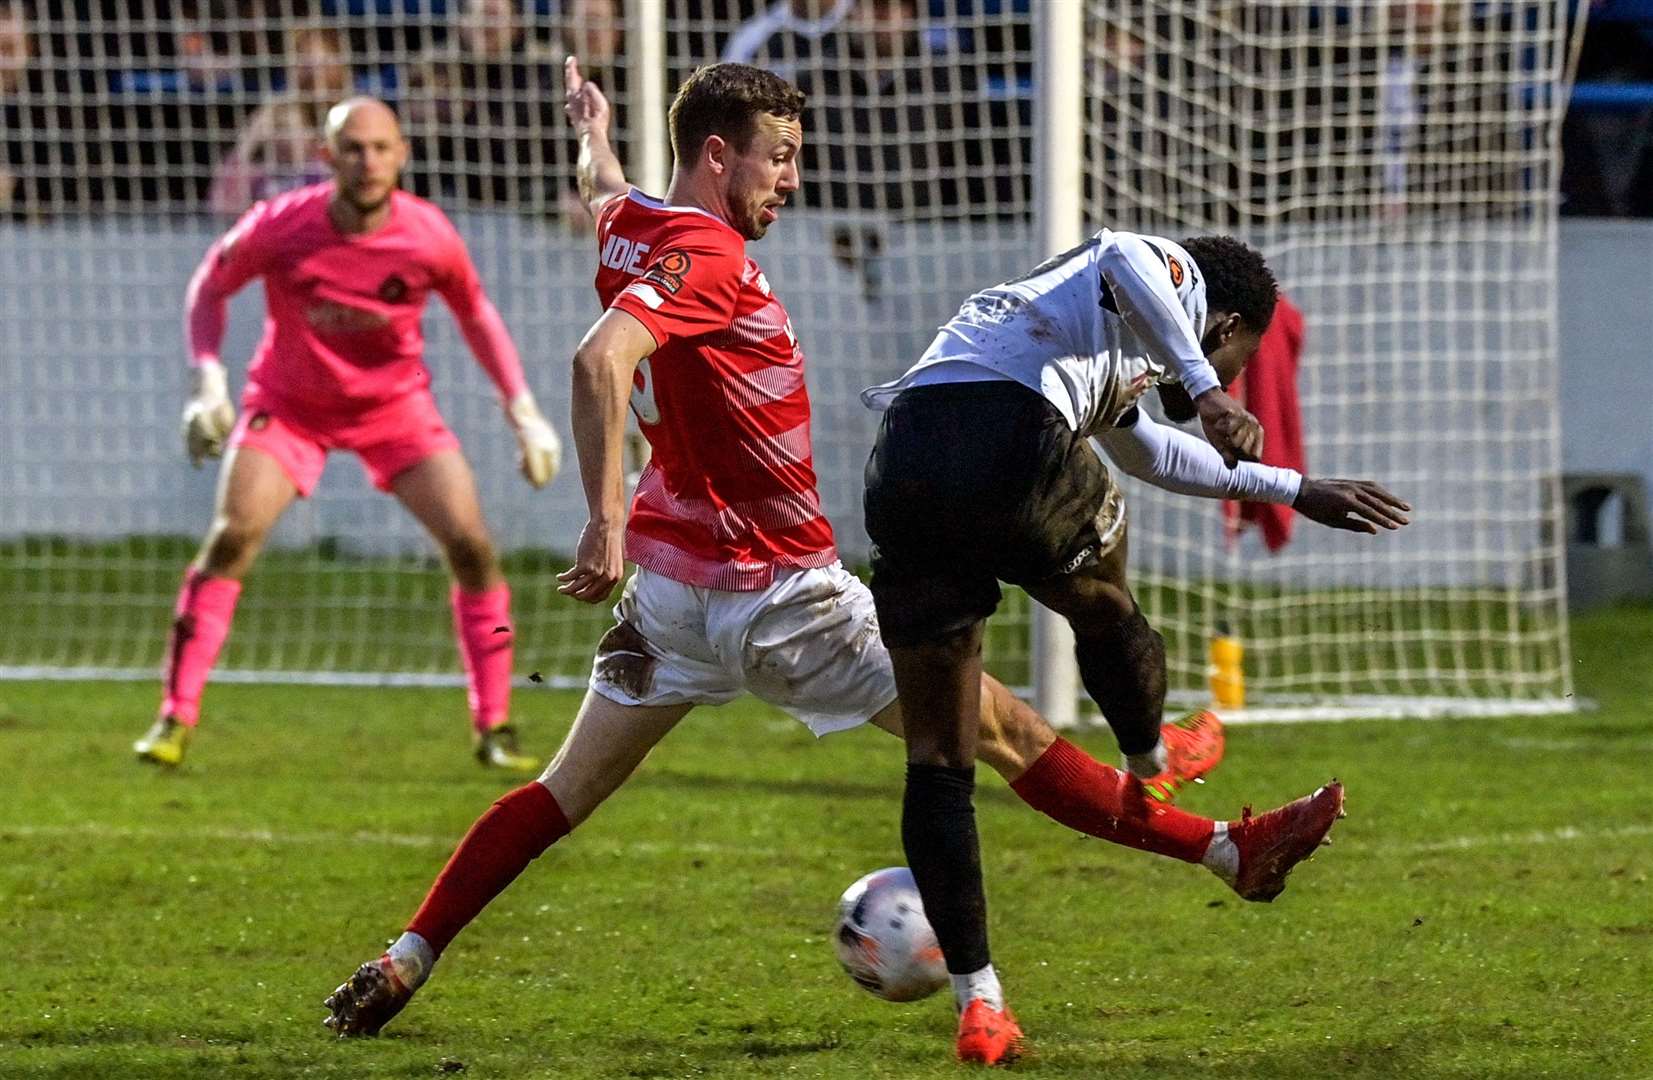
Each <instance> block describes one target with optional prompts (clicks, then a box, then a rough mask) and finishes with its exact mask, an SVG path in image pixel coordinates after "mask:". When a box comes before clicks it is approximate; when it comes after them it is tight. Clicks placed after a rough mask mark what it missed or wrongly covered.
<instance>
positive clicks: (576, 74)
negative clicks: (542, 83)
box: [562, 56, 610, 135]
mask: <svg viewBox="0 0 1653 1080" xmlns="http://www.w3.org/2000/svg"><path fill="white" fill-rule="evenodd" d="M562 77H563V112H564V113H566V114H567V115H568V123H569V126H570V127H572V128H573V129H574V134H576V135H584V134H586V133H587V132H589V131H598V132H601V133H603V134H605V135H606V134H608V122H609V115H610V109H609V104H608V98H606V97H604V96H603V92H602V91H601V90H599V89H598V88H597V84H596V83H594V82H588V81H587V80H586V78H585V76H583V75H581V74H580V58H579V57H577V56H570V57H569V58H568V59H566V60H564V61H563V62H562Z"/></svg>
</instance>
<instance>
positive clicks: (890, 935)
mask: <svg viewBox="0 0 1653 1080" xmlns="http://www.w3.org/2000/svg"><path fill="white" fill-rule="evenodd" d="M832 942H833V948H834V949H835V950H836V951H837V953H838V962H839V963H840V964H842V965H844V970H845V971H847V972H848V973H849V977H850V978H852V979H854V980H855V982H856V984H857V985H859V986H860V987H861V988H862V989H863V990H865V991H867V993H869V994H872V995H874V996H875V997H881V998H883V999H884V1000H885V1001H917V1000H918V999H919V998H922V997H929V996H930V995H931V994H933V993H935V992H936V991H937V990H939V989H941V988H942V987H943V986H946V985H947V965H946V964H945V963H943V962H942V958H941V946H940V945H938V944H937V943H936V933H935V931H934V930H932V929H931V928H930V920H929V919H926V918H925V917H924V901H922V900H921V899H919V895H918V884H917V882H915V881H913V874H912V871H911V870H908V869H907V868H906V867H905V866H891V867H886V868H885V869H883V870H874V871H873V872H872V873H870V874H868V875H867V876H865V877H863V878H861V879H860V880H859V881H857V882H856V883H855V884H853V885H851V886H850V887H849V888H848V889H845V890H844V895H843V896H842V897H841V898H840V899H839V901H838V924H837V926H836V927H835V928H834V929H833V934H832Z"/></svg>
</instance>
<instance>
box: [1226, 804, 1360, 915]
mask: <svg viewBox="0 0 1653 1080" xmlns="http://www.w3.org/2000/svg"><path fill="white" fill-rule="evenodd" d="M1344 816H1345V814H1344V811H1343V785H1342V784H1340V783H1338V782H1337V781H1336V780H1333V781H1332V782H1331V783H1329V784H1327V785H1326V786H1325V787H1323V788H1319V789H1317V790H1316V791H1315V793H1314V794H1313V795H1305V796H1303V797H1302V798H1301V799H1298V800H1297V801H1295V802H1289V803H1287V804H1286V805H1284V806H1282V807H1280V808H1279V809H1278V810H1270V811H1269V812H1268V813H1266V814H1263V815H1261V816H1259V817H1253V816H1252V814H1251V807H1249V806H1248V807H1246V808H1245V811H1244V813H1243V814H1242V815H1241V817H1240V820H1239V821H1231V822H1229V823H1228V838H1229V839H1230V840H1232V841H1233V842H1234V846H1235V848H1237V849H1238V851H1239V856H1240V868H1239V870H1238V871H1237V872H1236V873H1235V874H1234V879H1233V880H1232V881H1229V882H1228V884H1229V886H1230V887H1232V888H1233V890H1234V891H1235V892H1237V893H1239V894H1240V897H1241V898H1242V899H1245V900H1258V901H1261V902H1263V903H1267V902H1269V901H1270V900H1273V899H1274V898H1275V897H1276V896H1279V895H1280V893H1281V891H1282V890H1284V889H1285V887H1286V875H1287V874H1289V873H1291V871H1292V868H1293V867H1294V866H1296V865H1297V864H1298V863H1300V862H1302V861H1303V860H1304V859H1307V858H1309V857H1310V856H1312V855H1313V854H1314V852H1315V849H1317V848H1318V847H1320V845H1321V844H1329V843H1331V841H1330V840H1329V839H1328V838H1327V837H1328V834H1330V833H1331V831H1332V825H1333V824H1334V823H1336V821H1337V819H1338V818H1340V817H1344ZM1224 879H1225V880H1227V879H1226V876H1225V877H1224Z"/></svg>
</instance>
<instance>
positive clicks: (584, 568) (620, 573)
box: [557, 521, 626, 604]
mask: <svg viewBox="0 0 1653 1080" xmlns="http://www.w3.org/2000/svg"><path fill="white" fill-rule="evenodd" d="M624 535H625V527H624V526H623V525H603V524H600V523H598V522H595V521H587V522H586V523H585V528H583V529H581V530H580V546H579V548H578V549H577V550H576V551H575V552H574V565H573V566H570V567H569V568H568V569H567V570H564V571H563V572H562V573H560V574H558V575H557V580H558V581H560V582H562V584H560V585H558V586H557V591H558V592H560V593H562V594H563V595H564V596H572V597H573V598H574V599H576V600H579V601H581V602H582V603H586V604H600V603H602V602H603V601H604V600H607V599H608V594H609V593H611V592H613V591H614V586H616V585H618V584H619V583H620V579H621V578H622V577H624V576H625V572H626V556H625V547H624Z"/></svg>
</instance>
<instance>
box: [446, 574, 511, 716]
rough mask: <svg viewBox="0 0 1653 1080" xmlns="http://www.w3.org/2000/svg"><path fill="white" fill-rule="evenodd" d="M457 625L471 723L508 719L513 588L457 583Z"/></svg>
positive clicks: (453, 596) (452, 598) (452, 596)
mask: <svg viewBox="0 0 1653 1080" xmlns="http://www.w3.org/2000/svg"><path fill="white" fill-rule="evenodd" d="M449 600H450V601H452V603H453V629H454V633H456V634H457V635H458V636H459V657H460V659H461V660H463V661H464V663H465V686H466V696H467V698H468V700H469V701H470V704H471V723H472V724H474V725H475V726H476V730H478V731H487V730H488V729H489V728H493V727H498V726H499V725H500V724H503V723H505V721H506V719H507V718H508V717H509V716H510V707H511V638H512V637H513V636H514V631H513V629H512V626H511V590H510V588H509V586H506V585H495V586H494V587H493V588H491V589H485V590H483V591H482V592H479V593H468V592H465V591H463V590H461V589H460V588H459V586H457V585H455V586H454V587H453V591H452V592H451V593H450V594H449Z"/></svg>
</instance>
